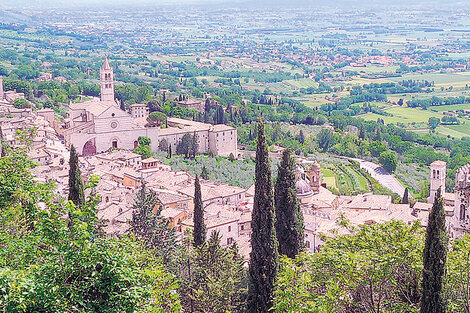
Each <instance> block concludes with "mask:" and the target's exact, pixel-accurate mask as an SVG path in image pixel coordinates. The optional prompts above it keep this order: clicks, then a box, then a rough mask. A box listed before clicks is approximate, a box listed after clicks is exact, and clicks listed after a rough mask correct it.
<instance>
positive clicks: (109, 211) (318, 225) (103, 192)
mask: <svg viewBox="0 0 470 313" xmlns="http://www.w3.org/2000/svg"><path fill="white" fill-rule="evenodd" d="M113 77H114V75H113V69H112V67H111V66H110V64H109V60H108V59H107V58H105V60H104V63H103V65H102V67H101V69H100V85H101V97H100V98H99V99H96V100H91V101H85V102H80V103H72V104H71V105H70V107H69V111H68V113H67V117H66V118H65V119H64V120H63V121H58V120H57V119H56V118H55V115H54V111H53V110H51V109H40V110H33V109H32V108H24V109H17V108H16V107H15V106H13V102H14V100H15V99H18V98H20V99H24V95H23V94H21V93H17V92H15V91H13V92H3V95H2V104H1V106H0V110H1V112H2V113H3V115H4V117H3V118H2V119H1V120H0V129H1V134H2V136H3V140H4V141H5V142H7V143H8V144H9V145H11V146H15V145H17V144H23V143H21V142H19V141H18V134H19V133H18V131H20V132H21V131H25V132H32V133H31V140H32V144H31V146H30V149H29V154H28V155H29V157H30V158H31V160H33V161H35V162H37V163H38V166H36V167H35V168H34V169H33V174H34V176H35V177H36V179H37V181H39V182H43V183H45V182H48V181H54V182H55V183H56V184H57V192H58V194H59V195H60V196H64V197H65V196H66V195H67V194H68V179H69V172H68V155H69V150H70V147H71V146H72V145H73V146H74V147H75V148H76V149H77V150H78V151H79V155H80V158H79V160H80V168H81V170H82V173H83V177H84V179H85V181H86V180H87V178H89V177H92V176H93V175H98V176H99V178H100V181H99V184H98V185H97V187H96V188H95V190H94V192H96V193H98V194H99V195H100V196H101V201H100V203H99V205H98V218H99V219H101V220H103V222H104V225H105V228H104V229H105V231H106V233H107V234H108V235H110V236H117V235H119V234H124V233H126V231H127V230H128V228H129V221H130V219H131V218H132V214H133V211H134V209H133V203H134V201H135V198H136V194H137V192H138V190H139V189H140V188H141V186H142V184H145V186H146V188H148V189H149V190H152V191H154V192H155V193H156V195H157V197H158V200H159V203H160V205H161V206H163V210H162V211H161V215H162V216H163V217H165V218H166V219H168V221H169V223H170V225H171V227H173V228H175V230H176V231H177V233H178V236H179V239H180V240H181V239H182V238H183V233H184V232H185V230H186V229H187V228H192V227H193V216H192V214H193V209H194V181H195V180H194V179H195V178H194V176H192V175H191V174H189V173H188V172H186V171H173V170H172V168H171V166H169V165H167V164H165V163H163V162H162V161H161V160H158V159H156V158H154V157H151V156H150V157H144V156H142V155H140V154H137V153H135V152H133V151H134V149H136V148H137V147H138V145H139V138H142V137H147V138H149V139H150V143H149V146H150V149H151V151H152V152H157V151H159V150H160V148H161V142H166V143H165V147H166V149H168V151H171V150H172V151H175V153H176V151H177V146H178V145H179V144H180V143H181V142H182V141H183V137H184V136H185V135H190V136H192V138H193V139H194V140H195V142H196V147H197V151H195V152H196V153H197V154H208V153H212V154H213V155H216V156H225V157H227V156H229V155H232V157H235V156H236V157H241V152H242V151H239V150H238V149H237V129H236V128H234V127H231V126H228V125H221V124H219V125H211V124H206V123H202V122H196V121H191V120H185V119H180V118H168V119H167V121H166V123H165V125H161V127H155V126H154V125H151V126H149V125H148V119H147V118H148V116H149V107H148V106H147V105H145V104H134V105H131V106H130V109H129V111H123V110H122V109H121V108H120V105H119V103H118V102H117V100H116V99H115V96H114V83H115V82H114V78H113ZM185 104H186V102H185V103H184V104H182V105H185ZM169 153H171V152H169ZM430 172H431V177H430V178H429V181H430V195H429V201H427V202H419V201H413V202H408V201H405V202H403V201H402V203H394V202H393V201H392V197H391V196H390V195H379V194H373V193H360V194H356V195H336V194H334V193H333V192H332V191H331V189H328V188H327V187H328V186H327V183H324V182H323V179H322V172H321V168H320V164H319V163H317V162H316V161H308V160H306V159H302V158H299V159H298V163H297V169H296V174H295V175H296V182H295V185H296V188H297V197H298V199H299V201H300V203H301V208H302V212H303V215H304V227H305V246H306V248H307V249H308V250H309V251H312V252H315V251H319V250H320V249H321V246H322V245H323V244H324V241H323V240H322V235H326V236H336V235H338V234H341V233H347V230H346V229H342V230H341V231H340V233H338V229H339V227H338V220H340V219H343V218H344V219H347V220H348V221H350V223H351V224H352V225H370V224H374V223H384V222H389V221H392V220H396V221H402V222H405V223H407V224H409V225H411V224H413V223H415V222H416V221H418V222H419V223H421V225H422V226H423V227H426V225H427V217H428V214H429V211H430V209H431V206H432V203H433V200H434V197H435V194H436V192H437V190H438V189H440V190H441V193H442V195H443V196H444V201H445V211H446V216H447V225H448V226H447V227H448V231H449V234H451V236H452V237H455V238H459V237H461V236H463V235H464V234H466V233H467V232H469V231H470V229H469V228H468V227H469V226H468V221H469V213H468V203H469V200H470V198H469V197H470V194H469V193H468V192H466V190H467V189H466V188H467V184H468V181H469V180H468V179H467V176H469V175H470V174H469V167H468V166H464V167H463V168H461V169H460V170H458V171H457V174H456V176H457V179H456V186H455V191H454V192H453V193H450V192H446V188H445V185H446V163H445V162H443V161H435V162H433V163H432V164H431V171H430ZM469 177H470V176H469ZM201 193H202V203H203V206H204V211H205V223H206V225H207V226H206V227H207V231H208V232H209V233H210V232H212V231H217V232H218V233H219V234H220V236H221V243H222V245H227V246H230V245H232V244H233V243H237V245H238V246H239V248H240V253H241V254H242V255H243V256H244V257H245V258H248V256H249V252H250V236H251V226H250V223H251V212H252V209H253V197H254V186H251V187H249V188H248V189H245V188H241V187H238V186H230V185H229V184H226V183H220V182H216V181H211V180H208V179H202V180H201ZM410 197H411V196H410ZM155 210H157V207H156V208H155Z"/></svg>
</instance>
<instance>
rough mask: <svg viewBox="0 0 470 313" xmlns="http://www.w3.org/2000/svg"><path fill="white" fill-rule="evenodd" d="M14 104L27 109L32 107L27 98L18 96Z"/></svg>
mask: <svg viewBox="0 0 470 313" xmlns="http://www.w3.org/2000/svg"><path fill="white" fill-rule="evenodd" d="M13 106H14V107H15V108H17V109H26V108H30V107H31V104H30V103H29V102H28V100H26V99H23V98H18V99H15V100H13Z"/></svg>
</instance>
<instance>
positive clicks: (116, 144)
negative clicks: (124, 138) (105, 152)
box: [113, 140, 118, 148]
mask: <svg viewBox="0 0 470 313" xmlns="http://www.w3.org/2000/svg"><path fill="white" fill-rule="evenodd" d="M117 147H118V142H117V140H113V148H117Z"/></svg>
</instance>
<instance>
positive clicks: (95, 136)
mask: <svg viewBox="0 0 470 313" xmlns="http://www.w3.org/2000/svg"><path fill="white" fill-rule="evenodd" d="M100 85H101V98H100V100H99V101H96V100H92V101H86V102H81V103H71V104H70V105H69V111H68V113H67V118H66V119H65V120H64V123H63V125H62V128H61V129H58V131H59V132H60V134H61V135H62V136H63V137H64V139H65V141H66V143H67V144H68V145H71V144H73V145H74V146H75V148H76V149H77V151H78V152H79V153H80V154H81V155H84V156H86V155H94V154H96V153H101V152H104V151H107V150H109V149H110V148H120V149H125V150H134V149H135V148H136V147H137V145H138V138H139V137H140V136H145V137H149V138H150V140H151V149H152V151H157V150H158V146H159V142H160V141H161V140H166V141H167V143H168V145H169V146H170V147H171V149H172V152H175V151H176V146H177V145H178V143H179V142H180V140H181V139H182V137H183V136H184V135H185V134H188V133H190V134H191V135H197V140H198V144H199V152H200V153H209V152H212V153H214V154H215V155H221V156H229V155H230V154H233V155H237V129H236V128H234V127H231V126H227V125H210V124H206V123H200V122H194V121H189V120H184V119H177V118H168V125H169V127H166V128H158V127H147V124H148V123H147V122H146V118H147V116H148V107H147V105H145V104H137V105H133V106H131V113H128V112H126V111H123V110H121V108H120V106H119V103H118V102H117V101H116V99H115V98H114V74H113V69H112V68H111V66H110V65H109V61H108V59H107V58H105V60H104V63H103V66H102V67H101V68H100Z"/></svg>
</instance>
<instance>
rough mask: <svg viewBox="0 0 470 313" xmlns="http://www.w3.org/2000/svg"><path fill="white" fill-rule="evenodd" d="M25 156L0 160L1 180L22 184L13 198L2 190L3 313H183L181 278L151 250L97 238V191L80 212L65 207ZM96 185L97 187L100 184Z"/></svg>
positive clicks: (0, 298) (128, 242) (93, 183)
mask: <svg viewBox="0 0 470 313" xmlns="http://www.w3.org/2000/svg"><path fill="white" fill-rule="evenodd" d="M22 153H23V152H22V151H20V150H16V149H15V150H13V151H12V152H11V154H10V155H7V156H5V157H2V158H1V159H0V177H5V175H8V177H9V179H10V180H17V181H16V182H15V183H16V186H17V188H16V189H15V190H14V192H12V190H11V189H10V188H11V186H9V185H8V184H5V185H2V186H1V187H0V191H1V193H0V194H1V198H2V199H1V200H2V201H1V203H0V221H1V223H0V245H1V246H2V249H0V309H1V310H2V311H4V312H161V313H163V312H179V308H180V304H179V300H178V295H177V294H175V289H176V288H177V285H176V283H175V280H174V278H173V277H172V276H171V275H169V274H168V273H166V272H165V270H164V269H163V267H162V266H161V265H160V264H159V263H158V262H157V261H156V260H155V259H154V258H153V257H152V256H151V255H150V254H148V251H147V250H146V249H144V248H143V247H142V246H141V245H140V244H138V243H137V242H135V241H133V240H131V239H125V238H124V239H122V240H116V239H108V238H106V237H101V236H100V234H99V232H97V228H98V220H97V218H96V205H97V201H98V200H99V197H98V196H97V195H94V193H93V192H91V196H90V197H89V198H88V201H87V202H84V201H83V202H82V203H81V205H80V206H75V204H74V202H73V201H69V202H67V203H65V202H64V201H62V200H59V201H58V200H57V197H56V196H55V195H54V193H53V189H52V186H51V185H43V184H38V183H36V182H35V181H34V180H33V179H32V176H31V174H30V173H29V168H30V166H31V163H30V162H29V161H28V160H27V159H26V157H24V156H22ZM72 156H73V154H72ZM73 159H74V158H72V160H73ZM71 163H72V164H73V162H71ZM11 170H14V171H15V172H16V174H15V173H13V172H11ZM72 172H74V171H72ZM75 173H76V172H75ZM89 181H90V185H88V186H87V187H86V188H87V189H88V188H89V189H93V188H94V187H95V186H96V184H97V179H96V178H95V177H90V178H89ZM7 199H8V201H5V200H7ZM80 200H82V199H80ZM39 207H40V208H39ZM64 217H65V218H64Z"/></svg>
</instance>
